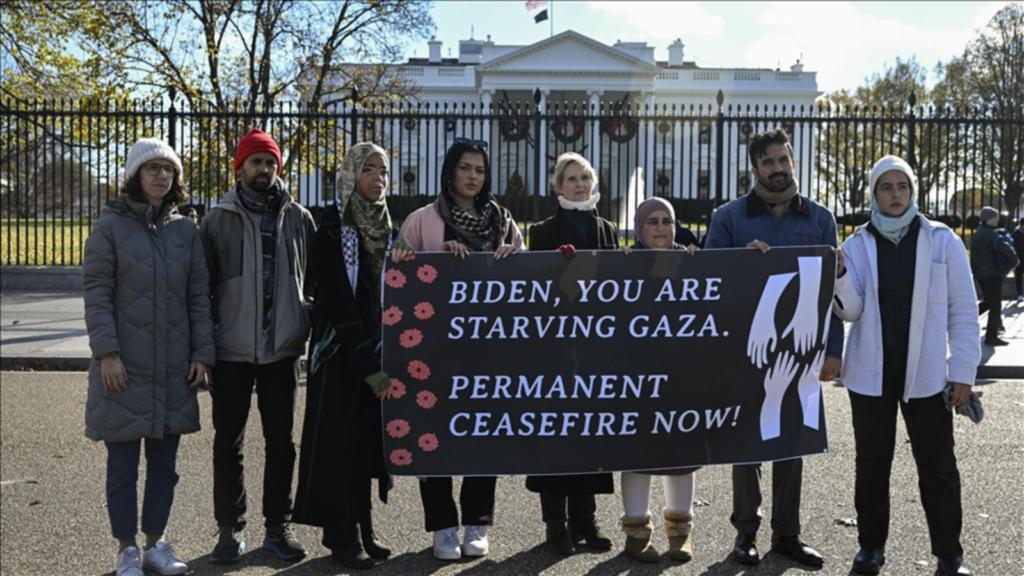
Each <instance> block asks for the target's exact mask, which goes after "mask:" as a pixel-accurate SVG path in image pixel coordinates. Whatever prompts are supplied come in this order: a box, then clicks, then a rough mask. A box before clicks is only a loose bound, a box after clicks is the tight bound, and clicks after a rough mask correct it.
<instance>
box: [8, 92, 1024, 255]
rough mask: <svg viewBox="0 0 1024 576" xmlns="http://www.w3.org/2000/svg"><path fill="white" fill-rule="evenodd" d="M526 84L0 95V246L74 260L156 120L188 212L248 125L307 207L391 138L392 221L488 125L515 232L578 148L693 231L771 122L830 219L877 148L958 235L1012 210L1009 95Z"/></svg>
mask: <svg viewBox="0 0 1024 576" xmlns="http://www.w3.org/2000/svg"><path fill="white" fill-rule="evenodd" d="M356 101H358V99H356ZM539 102H540V98H539V92H538V93H537V99H536V102H533V103H531V102H520V103H504V104H502V105H498V106H494V107H490V108H488V109H487V110H483V109H481V108H480V107H479V106H474V105H465V104H459V105H446V104H434V103H431V104H424V103H410V102H399V103H393V104H391V103H389V104H386V105H375V106H366V107H364V106H360V105H358V104H357V105H353V104H351V102H350V101H344V102H339V103H336V104H334V105H332V106H329V107H327V108H323V109H315V110H314V109H309V108H307V107H304V106H303V105H302V104H295V103H290V104H284V105H281V106H277V107H275V108H274V109H272V110H244V109H239V108H234V109H229V110H214V109H211V108H206V109H198V110H179V109H178V108H177V107H176V105H175V95H174V92H173V91H172V92H171V93H170V94H169V98H168V99H167V100H166V101H162V102H157V101H149V100H147V101H131V102H102V103H98V102H88V101H85V102H68V101H63V100H61V101H42V102H32V103H24V102H14V101H9V100H8V101H5V102H4V103H3V105H2V107H0V149H2V156H0V241H2V243H3V249H2V251H0V264H5V265H77V264H79V263H80V261H81V253H82V246H83V245H84V241H85V238H86V237H87V236H88V234H89V232H90V230H91V226H92V223H93V221H94V220H95V219H96V218H97V217H98V216H99V214H100V211H101V210H102V207H103V206H104V205H105V203H106V201H107V200H108V199H109V198H112V197H114V196H115V195H116V194H117V192H118V189H119V186H120V180H121V177H122V175H123V174H122V173H123V170H124V163H125V158H126V156H127V153H128V150H129V148H130V147H131V145H132V144H133V143H134V142H135V141H136V140H137V139H139V138H142V137H150V136H155V137H159V138H163V139H165V140H167V141H168V142H169V143H170V144H171V146H172V147H174V148H175V149H176V150H177V151H178V153H179V154H180V155H181V157H182V161H183V164H184V167H185V174H184V177H185V181H186V183H187V184H188V186H189V188H190V192H191V196H192V197H191V199H190V201H189V202H190V204H192V205H193V206H195V207H196V208H197V209H198V211H199V213H200V215H201V216H202V215H203V214H205V212H206V210H207V209H209V207H210V206H212V205H213V204H214V203H216V202H217V200H218V199H219V198H220V197H221V196H222V195H223V194H224V192H225V191H227V190H228V189H229V187H230V186H232V185H234V182H235V177H234V174H233V169H232V168H233V157H234V148H235V144H236V143H237V141H238V139H239V138H240V137H241V136H242V135H244V134H245V132H247V131H248V130H249V129H250V128H251V127H253V126H258V127H260V128H262V129H263V130H264V131H266V132H268V133H270V134H271V135H272V136H273V137H274V138H275V139H276V140H277V141H278V143H279V144H280V145H281V148H282V151H283V154H284V174H283V178H284V179H285V181H286V182H287V184H288V186H289V188H290V190H291V192H292V194H293V196H295V197H296V198H297V199H298V200H299V201H300V202H301V203H303V204H304V205H306V206H307V207H310V208H311V209H313V210H319V209H320V208H322V207H324V206H326V205H328V204H330V203H332V202H333V199H334V193H335V190H334V183H335V176H336V174H337V168H338V166H339V165H340V162H341V159H342V158H343V156H344V153H345V151H346V150H347V149H348V147H349V146H351V145H352V144H354V143H356V142H359V141H363V140H369V141H373V142H375V143H377V144H379V145H381V146H382V147H384V148H385V149H387V150H388V151H389V152H390V153H391V163H392V168H391V172H392V183H391V190H390V192H389V197H388V201H389V205H390V208H391V213H392V216H393V218H394V219H395V220H396V222H400V221H401V220H402V219H403V218H404V217H405V216H406V215H407V214H409V213H410V212H411V211H412V210H415V209H416V208H418V207H420V206H423V205H425V204H427V203H429V202H431V201H432V200H433V197H434V196H435V195H436V193H437V190H438V186H439V183H438V179H439V172H440V167H441V163H442V160H443V158H444V153H445V151H446V150H447V148H448V147H449V146H450V145H451V143H452V142H453V141H454V139H455V138H457V137H468V138H473V139H480V140H484V141H486V142H488V143H489V146H488V151H489V155H490V161H491V179H492V191H493V192H494V194H495V195H496V197H497V198H498V201H499V203H501V204H503V205H505V206H507V207H508V208H509V209H510V210H511V211H512V213H513V216H514V217H515V218H516V221H517V222H518V223H519V224H520V226H522V227H524V232H528V226H529V225H530V224H531V223H533V222H536V221H539V220H542V219H544V218H546V217H547V216H548V215H550V213H551V211H552V210H553V208H554V206H555V205H556V201H555V196H554V193H553V191H552V184H551V177H552V173H553V170H554V163H555V160H556V158H557V157H558V155H559V154H561V153H563V152H568V151H574V152H578V153H580V154H582V155H583V156H585V157H587V158H588V159H589V160H590V161H591V162H592V163H593V165H594V167H595V169H596V170H597V173H598V180H599V185H598V186H599V191H600V192H601V201H600V203H599V205H598V212H599V213H600V214H601V215H602V216H604V217H606V218H608V219H609V220H612V221H613V222H617V223H618V224H619V226H620V230H621V232H622V233H623V234H624V235H627V236H629V235H631V228H632V210H633V208H635V206H636V204H638V203H639V202H640V201H641V200H643V199H644V198H645V197H647V196H651V195H657V196H661V197H665V198H667V199H668V200H669V201H670V202H672V203H673V205H674V206H675V209H676V216H677V219H679V220H680V221H682V222H683V223H684V224H685V225H687V226H689V227H691V228H692V229H694V231H695V232H697V233H698V234H702V233H703V232H704V231H706V228H707V225H708V222H709V220H710V215H711V213H712V211H713V210H714V208H715V207H717V206H719V205H721V204H723V203H725V202H727V201H729V200H731V199H733V198H736V197H738V196H740V195H743V194H745V193H747V192H748V191H749V190H750V188H751V186H752V178H753V177H752V175H751V173H750V166H749V161H748V159H747V155H746V142H747V139H748V138H749V136H750V135H751V134H753V133H756V132H761V131H764V130H767V129H770V128H774V127H776V126H781V127H783V128H785V129H786V131H787V132H788V133H789V134H790V139H791V141H792V143H793V146H794V149H795V152H794V156H795V160H796V162H797V165H796V176H797V178H798V180H799V182H800V187H801V191H802V192H803V193H804V194H805V195H807V196H809V197H810V198H812V199H815V200H817V201H819V202H821V203H823V204H824V205H826V206H827V207H828V208H829V209H831V210H832V211H833V212H834V213H835V214H836V217H837V220H838V221H839V223H840V224H842V225H847V226H849V225H855V224H859V223H862V222H864V221H865V220H866V218H867V212H866V210H867V206H868V204H869V202H870V194H869V193H868V190H867V185H868V176H869V174H870V170H871V166H872V165H873V164H874V162H875V161H876V160H877V159H878V158H880V157H881V156H883V155H885V154H896V155H898V156H902V157H904V158H906V159H907V160H908V161H909V162H910V163H911V165H913V166H915V167H916V169H917V172H918V176H919V179H920V186H919V189H918V191H917V202H918V205H919V207H920V208H921V209H922V210H924V211H926V212H928V213H929V214H930V215H931V216H932V217H934V218H936V219H939V220H942V221H944V222H946V223H947V224H949V225H950V226H952V227H954V228H955V229H957V231H958V232H960V233H961V234H962V235H963V234H965V233H968V231H969V230H972V229H973V228H974V227H976V226H977V216H975V214H976V213H977V211H978V210H980V208H981V206H983V205H993V206H997V207H999V208H1000V209H1001V210H1003V211H1004V212H1006V213H1007V214H1008V216H1010V217H1013V218H1014V219H1016V218H1019V215H1020V214H1019V213H1020V208H1019V201H1020V191H1021V186H1022V174H1024V168H1022V166H1021V163H1024V151H1022V148H1024V146H1022V142H1024V114H1022V111H1021V110H1012V111H996V110H991V109H989V110H984V111H969V112H964V111H950V110H922V109H921V108H920V107H915V106H914V103H913V95H911V98H910V100H909V101H908V102H907V103H903V104H901V105H900V106H896V107H892V108H886V109H882V110H876V109H872V110H865V109H860V108H853V109H829V108H824V109H819V108H804V107H800V108H796V107H788V108H785V109H783V108H775V107H773V108H771V109H767V108H764V107H743V108H742V109H739V108H734V107H732V106H730V105H725V104H724V102H723V97H722V94H721V92H720V93H719V95H718V99H717V102H715V103H708V104H707V105H699V106H689V107H685V108H676V107H665V106H654V107H651V108H647V107H643V108H640V107H637V106H635V105H630V104H627V103H613V104H606V105H602V106H601V107H600V108H592V107H590V106H589V105H587V104H582V103H572V102H568V103H566V102H558V103H549V104H548V105H547V106H546V107H545V108H544V109H543V110H542V109H541V108H540V106H539ZM538 135H539V136H538ZM972 218H973V220H972ZM840 230H841V232H840V233H841V234H843V233H844V232H843V231H844V230H845V227H844V226H840Z"/></svg>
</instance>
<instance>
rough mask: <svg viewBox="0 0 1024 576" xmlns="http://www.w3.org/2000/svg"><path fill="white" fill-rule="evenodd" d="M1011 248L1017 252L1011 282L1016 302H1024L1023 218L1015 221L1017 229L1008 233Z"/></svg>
mask: <svg viewBox="0 0 1024 576" xmlns="http://www.w3.org/2000/svg"><path fill="white" fill-rule="evenodd" d="M1010 237H1011V238H1013V250H1014V251H1015V252H1016V253H1017V267H1016V268H1014V269H1013V283H1014V287H1016V288H1017V302H1024V218H1021V219H1020V222H1017V229H1016V230H1014V231H1013V234H1010Z"/></svg>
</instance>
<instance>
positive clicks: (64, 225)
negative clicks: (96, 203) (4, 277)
mask: <svg viewBox="0 0 1024 576" xmlns="http://www.w3.org/2000/svg"><path fill="white" fill-rule="evenodd" d="M92 222H93V221H92V219H88V218H82V219H71V218H66V219H56V220H51V219H42V218H40V219H35V218H32V219H19V220H15V219H9V218H5V219H2V220H0V246H2V247H3V248H2V250H0V264H3V265H7V266H79V265H81V263H82V254H83V251H84V249H85V239H86V238H88V237H89V232H91V231H92Z"/></svg>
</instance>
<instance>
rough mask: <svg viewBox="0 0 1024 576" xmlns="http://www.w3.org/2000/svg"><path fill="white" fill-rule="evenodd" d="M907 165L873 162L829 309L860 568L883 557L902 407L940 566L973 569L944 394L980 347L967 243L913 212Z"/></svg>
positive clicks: (955, 389) (962, 379)
mask: <svg viewBox="0 0 1024 576" xmlns="http://www.w3.org/2000/svg"><path fill="white" fill-rule="evenodd" d="M916 188H917V178H916V176H915V175H914V171H913V169H912V168H911V167H910V166H909V165H908V164H907V163H906V162H904V161H903V160H902V159H900V158H898V157H896V156H886V157H884V158H882V159H881V160H879V161H878V163H877V164H875V167H874V168H873V169H872V170H871V179H870V190H871V209H872V216H871V222H870V223H868V224H865V225H864V226H861V227H860V228H858V229H857V230H856V231H854V233H853V234H852V235H851V236H850V237H849V238H847V240H846V242H844V243H843V247H842V254H841V255H840V258H839V270H838V275H839V278H838V280H837V282H836V299H835V304H834V306H833V308H834V310H835V312H836V314H837V315H838V316H839V317H840V318H842V319H843V320H846V321H848V322H852V323H853V326H852V327H851V328H850V335H849V338H848V339H847V344H846V355H845V358H846V366H847V368H846V370H844V373H843V384H845V385H846V388H847V389H848V390H849V394H850V405H851V409H852V415H853V430H854V437H855V440H856V446H857V456H856V458H857V473H856V484H855V495H854V503H855V505H856V508H857V530H858V540H859V542H860V546H861V549H860V552H858V554H857V556H856V557H855V558H854V561H853V570H854V572H856V573H858V574H877V573H878V572H879V569H880V567H881V566H882V565H883V564H885V542H886V539H887V537H888V534H889V476H890V472H891V468H892V460H893V454H894V450H895V444H896V412H897V408H898V409H899V410H900V411H901V412H902V413H903V421H904V423H905V424H906V428H907V433H908V435H909V436H910V442H911V448H912V450H913V454H914V461H915V463H916V464H917V470H918V478H919V486H920V491H921V503H922V505H923V506H924V511H925V516H926V518H927V520H928V532H929V535H930V537H931V547H932V553H933V554H934V555H935V556H936V557H938V559H939V566H938V568H939V573H944V574H970V571H968V570H967V569H966V568H964V567H963V566H962V564H963V547H962V546H961V543H960V530H961V525H962V516H963V512H962V508H961V499H960V472H959V471H958V470H957V465H956V455H955V454H954V451H953V414H952V413H951V412H950V411H949V410H948V409H947V408H946V404H945V402H944V400H943V395H942V391H943V390H944V389H945V388H946V387H947V386H949V387H951V388H952V398H951V403H952V404H954V405H958V404H960V403H962V402H964V401H966V399H967V397H968V396H969V395H970V392H971V385H972V384H973V382H974V377H975V371H976V370H977V367H978V361H979V359H980V356H981V346H980V344H979V342H978V318H977V310H978V307H977V301H976V299H975V294H974V286H973V282H972V280H971V270H970V266H969V264H968V261H967V253H966V251H965V250H964V246H963V243H962V242H961V241H960V239H959V238H957V236H956V235H955V234H954V233H953V232H952V231H951V230H950V229H949V228H947V227H946V226H944V225H942V224H939V223H936V222H932V221H930V220H928V219H926V218H924V217H922V216H920V215H918V213H917V207H916V206H915V205H914V195H915V191H916Z"/></svg>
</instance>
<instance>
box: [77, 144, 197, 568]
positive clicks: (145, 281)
mask: <svg viewBox="0 0 1024 576" xmlns="http://www.w3.org/2000/svg"><path fill="white" fill-rule="evenodd" d="M125 168H126V169H125V183H124V185H123V187H122V189H121V195H120V196H118V197H117V198H115V199H114V200H112V201H111V202H110V204H109V205H108V206H107V207H106V208H104V209H103V213H102V215H101V216H100V218H99V219H98V220H97V221H96V224H95V226H93V230H92V234H90V235H89V238H88V240H86V242H85V255H84V257H83V260H82V286H83V290H84V299H85V324H86V327H87V329H88V332H89V347H90V349H91V350H92V360H91V362H90V366H89V389H88V394H87V400H86V411H85V424H86V426H85V434H86V436H88V437H89V438H91V439H93V440H102V441H103V442H104V444H105V445H106V448H107V513H108V514H109V516H110V527H111V530H112V532H113V536H114V538H116V539H117V541H118V543H119V546H120V549H119V553H118V558H117V571H116V574H117V576H142V575H143V568H146V569H149V570H153V571H155V572H158V573H160V574H184V573H185V572H186V571H188V566H186V565H185V564H184V563H183V562H181V561H180V560H178V558H177V557H175V555H174V551H173V550H172V549H171V546H170V545H169V544H167V543H166V542H164V541H163V536H164V531H165V529H166V528H167V521H168V518H169V517H170V514H171V505H172V504H173V502H174V488H175V486H176V485H177V483H178V474H177V471H176V462H177V456H178V445H179V442H180V441H181V435H182V434H188V433H191V432H197V431H198V430H199V402H198V400H197V399H196V388H197V387H200V386H206V383H207V380H206V373H207V369H208V367H210V366H212V365H213V363H214V359H215V351H214V345H213V323H212V320H211V318H210V298H209V275H208V272H207V268H206V259H205V258H204V256H203V247H202V244H201V243H200V240H199V232H198V231H197V230H196V227H195V224H194V223H193V222H192V221H191V220H188V219H185V218H182V217H181V216H180V215H179V214H178V212H177V210H176V208H175V207H176V206H177V205H179V204H182V203H184V202H185V201H186V200H188V191H187V189H186V188H185V184H184V182H183V181H182V176H181V174H182V167H181V160H180V159H179V158H178V155H177V154H176V153H175V152H174V150H173V149H171V147H170V146H168V145H167V144H166V143H165V142H163V141H162V140H158V139H156V138H143V139H141V140H139V141H138V142H136V143H135V145H134V146H132V148H131V150H130V151H129V152H128V162H127V166H126V167H125ZM143 443H144V444H145V451H146V487H145V493H144V497H143V500H142V532H143V533H144V534H145V535H146V541H145V544H144V545H143V551H142V552H141V554H140V551H139V548H138V544H137V543H136V540H135V537H136V533H137V529H138V521H139V514H138V500H137V485H138V479H139V454H140V451H141V449H142V445H143Z"/></svg>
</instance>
